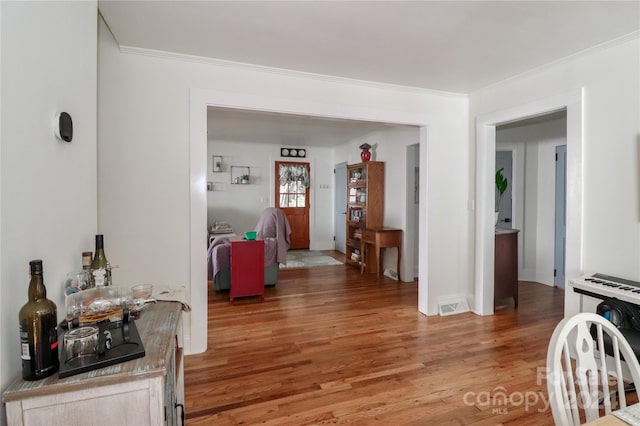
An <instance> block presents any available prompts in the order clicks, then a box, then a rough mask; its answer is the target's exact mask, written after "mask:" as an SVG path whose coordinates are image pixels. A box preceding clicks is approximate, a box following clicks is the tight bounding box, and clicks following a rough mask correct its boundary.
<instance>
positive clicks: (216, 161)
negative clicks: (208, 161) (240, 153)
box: [213, 155, 223, 173]
mask: <svg viewBox="0 0 640 426" xmlns="http://www.w3.org/2000/svg"><path fill="white" fill-rule="evenodd" d="M222 166H223V163H222V156H221V155H214V156H213V173H219V172H221V171H222Z"/></svg>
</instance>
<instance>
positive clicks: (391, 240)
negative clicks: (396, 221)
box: [360, 226, 402, 281]
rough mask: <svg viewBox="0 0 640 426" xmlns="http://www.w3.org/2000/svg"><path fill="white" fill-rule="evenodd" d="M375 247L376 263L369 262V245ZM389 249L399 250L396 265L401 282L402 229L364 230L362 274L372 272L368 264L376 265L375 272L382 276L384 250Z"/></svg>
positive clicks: (376, 228)
mask: <svg viewBox="0 0 640 426" xmlns="http://www.w3.org/2000/svg"><path fill="white" fill-rule="evenodd" d="M369 244H371V245H373V246H374V247H375V253H374V256H375V258H374V261H373V262H369V260H368V257H367V245H369ZM388 247H395V248H397V249H398V261H397V264H396V270H397V272H398V281H400V256H401V254H402V248H401V247H402V229H396V228H387V227H385V226H380V227H375V228H365V229H363V230H362V264H361V266H360V273H361V274H362V273H364V271H365V270H367V271H370V272H371V267H370V266H369V267H367V264H371V265H374V264H375V272H376V274H377V275H378V277H379V276H380V272H381V271H382V267H383V265H382V249H385V248H388Z"/></svg>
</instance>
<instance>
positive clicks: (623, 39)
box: [469, 30, 640, 95]
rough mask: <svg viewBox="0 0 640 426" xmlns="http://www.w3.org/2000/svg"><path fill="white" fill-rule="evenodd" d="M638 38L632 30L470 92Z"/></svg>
mask: <svg viewBox="0 0 640 426" xmlns="http://www.w3.org/2000/svg"><path fill="white" fill-rule="evenodd" d="M637 39H640V30H639V31H633V32H631V33H629V34H625V35H623V36H620V37H618V38H614V39H611V40H608V41H605V42H604V43H600V44H596V45H595V46H591V47H587V48H586V49H583V50H581V51H579V52H576V53H573V54H571V55H569V56H564V57H562V58H560V59H557V60H555V61H551V62H547V63H546V64H543V65H540V66H537V67H535V68H531V69H530V70H527V71H525V72H522V73H520V74H516V75H513V76H511V77H508V78H505V79H504V80H500V81H496V82H495V83H492V84H489V85H488V86H484V87H481V88H479V89H477V90H474V91H473V92H471V93H469V94H470V95H471V94H473V93H479V92H483V91H485V90H487V89H492V88H497V87H500V86H502V85H504V84H508V83H510V82H511V81H514V80H518V79H520V78H523V77H526V76H529V75H531V74H535V73H538V72H540V71H544V70H547V69H549V68H552V67H555V66H557V65H561V64H564V63H567V62H570V61H573V60H575V59H578V58H582V57H585V56H589V55H592V54H594V53H597V52H600V51H603V50H606V49H609V48H611V47H614V46H619V45H621V44H624V43H627V42H629V41H632V40H637Z"/></svg>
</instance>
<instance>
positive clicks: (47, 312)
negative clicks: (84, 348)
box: [18, 260, 60, 380]
mask: <svg viewBox="0 0 640 426" xmlns="http://www.w3.org/2000/svg"><path fill="white" fill-rule="evenodd" d="M29 266H30V268H31V281H30V282H29V293H28V294H29V301H28V302H27V303H26V304H25V305H24V306H23V307H22V308H21V309H20V312H19V313H18V319H19V323H20V352H21V354H20V356H21V358H22V378H23V379H25V380H40V379H43V378H45V377H47V376H50V375H52V374H53V373H55V372H56V371H58V368H59V367H60V362H59V360H58V334H57V332H56V327H57V325H58V311H57V307H56V304H55V303H53V302H52V301H51V300H49V299H47V289H46V288H45V286H44V280H43V278H42V260H32V261H31V262H29Z"/></svg>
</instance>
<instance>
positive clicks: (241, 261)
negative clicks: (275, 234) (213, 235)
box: [229, 239, 264, 304]
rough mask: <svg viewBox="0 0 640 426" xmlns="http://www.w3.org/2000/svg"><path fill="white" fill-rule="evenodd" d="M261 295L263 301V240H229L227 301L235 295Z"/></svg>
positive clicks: (231, 301)
mask: <svg viewBox="0 0 640 426" xmlns="http://www.w3.org/2000/svg"><path fill="white" fill-rule="evenodd" d="M244 296H261V298H262V301H264V241H262V240H244V239H237V240H236V239H232V240H231V288H230V289H229V302H230V303H232V304H233V300H234V299H235V298H236V297H244Z"/></svg>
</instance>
